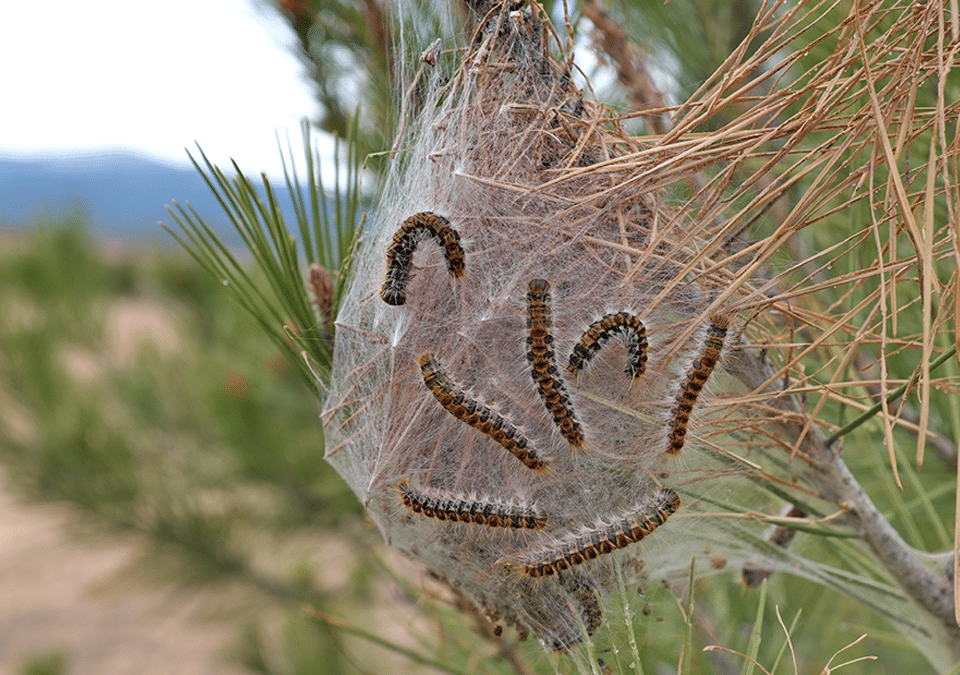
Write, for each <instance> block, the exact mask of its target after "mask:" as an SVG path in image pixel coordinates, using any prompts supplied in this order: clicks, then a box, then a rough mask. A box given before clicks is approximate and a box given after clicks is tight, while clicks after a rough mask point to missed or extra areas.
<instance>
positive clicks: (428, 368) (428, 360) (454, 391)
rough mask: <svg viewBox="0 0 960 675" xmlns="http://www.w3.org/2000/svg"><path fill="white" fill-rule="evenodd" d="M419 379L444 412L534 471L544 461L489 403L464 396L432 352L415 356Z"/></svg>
mask: <svg viewBox="0 0 960 675" xmlns="http://www.w3.org/2000/svg"><path fill="white" fill-rule="evenodd" d="M417 363H418V364H420V372H421V373H422V374H423V382H424V384H426V385H427V388H428V389H429V390H430V392H431V393H432V394H433V396H434V398H436V399H437V401H439V402H440V405H442V406H443V407H444V408H446V410H447V412H449V413H450V414H451V415H453V416H454V417H456V418H457V419H458V420H461V421H462V422H464V423H466V424H468V425H470V426H471V427H473V428H474V429H476V430H477V431H479V432H481V433H484V434H486V435H487V436H489V437H490V438H492V439H493V440H495V441H496V442H497V443H499V444H500V445H502V446H503V448H504V449H505V450H506V451H507V452H509V453H510V454H512V455H513V456H515V457H516V458H517V459H519V460H520V461H521V462H523V465H524V466H526V467H527V468H528V469H533V470H534V471H543V470H545V469H546V468H547V462H546V461H545V460H544V459H542V458H541V457H540V456H539V455H538V454H537V451H536V450H535V449H533V448H532V447H530V442H529V441H528V440H527V437H526V436H524V435H523V433H522V432H521V431H520V430H519V429H517V427H515V426H514V425H513V424H511V423H510V422H508V421H507V420H506V418H504V417H503V416H502V415H500V414H499V413H497V412H496V411H494V410H492V409H491V408H490V407H488V406H485V405H484V404H482V403H480V402H478V401H475V400H473V399H472V398H470V397H469V396H467V395H466V394H465V393H464V392H463V391H462V390H461V389H460V388H459V387H458V386H457V385H456V384H454V382H453V381H452V380H450V378H449V377H447V374H446V373H445V372H444V371H443V368H441V367H440V363H439V361H437V357H436V355H435V354H434V353H433V352H424V353H423V354H421V355H420V358H418V359H417Z"/></svg>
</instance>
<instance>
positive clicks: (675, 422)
mask: <svg viewBox="0 0 960 675" xmlns="http://www.w3.org/2000/svg"><path fill="white" fill-rule="evenodd" d="M729 327H730V317H728V316H727V315H725V314H714V315H712V316H711V317H710V327H709V328H708V329H707V337H706V339H705V340H704V342H703V347H702V348H701V349H700V353H699V354H698V355H697V357H696V358H695V359H694V360H693V363H692V364H691V366H690V370H688V371H687V378H686V380H685V381H684V383H683V386H682V387H681V388H680V391H679V392H678V393H677V397H676V399H675V400H674V404H673V409H672V410H671V411H670V415H671V417H670V425H669V432H668V434H667V438H668V444H667V452H668V453H669V454H671V455H677V454H679V453H680V451H681V450H682V449H683V444H684V442H685V441H686V438H687V425H688V423H689V422H690V413H691V412H693V406H694V405H695V404H696V402H697V398H698V397H699V396H700V392H701V391H703V387H704V385H705V384H706V383H707V380H708V379H709V378H710V374H711V373H712V372H713V369H714V368H716V367H717V362H718V361H719V360H720V350H721V349H723V340H724V338H725V337H726V336H727V329H728V328H729Z"/></svg>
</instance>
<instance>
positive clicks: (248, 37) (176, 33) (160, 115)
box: [0, 0, 318, 174]
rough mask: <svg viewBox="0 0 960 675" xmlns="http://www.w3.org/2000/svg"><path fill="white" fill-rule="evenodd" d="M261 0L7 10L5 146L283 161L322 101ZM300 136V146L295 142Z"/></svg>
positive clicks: (0, 151) (286, 33) (3, 40)
mask: <svg viewBox="0 0 960 675" xmlns="http://www.w3.org/2000/svg"><path fill="white" fill-rule="evenodd" d="M256 1H257V0H164V2H160V3H156V2H147V3H141V2H129V0H125V1H121V0H91V1H89V2H83V1H82V0H81V1H80V2H77V1H76V0H47V1H46V2H14V3H6V5H5V7H4V9H3V10H2V12H0V63H3V64H4V67H3V68H0V92H3V97H2V98H3V101H4V103H3V104H2V106H0V125H2V126H0V129H2V131H0V156H8V157H9V156H11V155H14V156H24V155H35V154H45V155H49V154H52V153H58V152H61V151H66V152H68V153H69V154H75V153H76V152H77V151H112V150H129V151H136V152H140V153H144V154H148V155H150V156H152V157H155V158H159V159H163V160H166V161H170V162H176V163H179V164H185V163H186V162H187V159H186V154H185V153H184V150H183V148H184V146H188V147H191V148H192V147H193V142H194V141H195V140H196V141H198V142H199V143H200V144H201V145H202V146H203V149H204V150H205V151H206V152H207V154H208V156H210V158H211V159H212V160H214V161H215V162H217V163H218V164H221V165H226V164H227V160H228V158H229V157H231V156H232V157H234V158H235V159H237V160H238V162H239V163H240V165H241V167H242V168H243V169H244V170H245V171H250V172H257V171H260V170H262V169H266V170H267V171H268V172H269V173H271V174H274V173H277V172H278V171H279V159H278V151H277V145H276V140H275V136H274V134H275V132H276V131H279V132H280V134H281V136H284V135H285V134H286V133H287V131H289V133H290V135H291V138H293V139H299V120H300V118H301V117H305V116H306V117H311V116H315V115H316V113H317V110H318V108H317V104H316V102H315V100H314V98H313V90H312V86H311V84H310V82H309V80H308V78H307V75H306V72H305V70H304V68H303V66H302V64H301V63H300V62H299V61H298V60H297V58H296V56H295V55H294V54H293V52H292V49H291V48H292V46H293V45H294V44H295V40H296V38H295V36H294V35H293V33H292V31H291V30H290V29H289V27H288V26H287V25H286V24H285V22H284V21H283V20H282V19H281V18H280V17H279V16H277V15H276V13H275V12H274V11H273V10H272V9H270V8H269V7H266V6H263V5H257V4H255V3H256ZM294 147H295V148H296V147H298V146H297V145H296V144H295V145H294Z"/></svg>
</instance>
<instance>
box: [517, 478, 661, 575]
mask: <svg viewBox="0 0 960 675" xmlns="http://www.w3.org/2000/svg"><path fill="white" fill-rule="evenodd" d="M678 508H680V496H679V495H678V494H677V493H676V492H675V491H673V490H671V489H670V488H662V489H660V490H659V491H657V493H656V495H655V496H654V500H653V503H652V504H642V505H639V506H638V507H636V508H635V509H634V510H633V511H632V512H631V513H629V514H627V515H625V516H623V517H621V518H618V519H617V520H615V521H614V522H612V523H609V524H605V525H603V526H601V527H598V528H596V529H593V530H588V531H586V532H580V533H575V534H572V535H568V536H567V537H565V538H562V539H560V540H559V541H558V542H556V544H555V545H553V546H550V547H547V548H543V549H535V550H533V551H530V552H528V553H526V554H523V555H522V556H521V558H520V560H521V565H522V569H523V572H524V573H525V574H527V575H528V576H531V577H533V578H535V579H537V578H540V577H544V576H553V575H555V574H562V573H563V572H564V571H565V570H568V569H570V568H571V567H575V566H577V565H582V564H584V563H586V562H587V561H589V560H593V559H595V558H598V557H600V556H601V555H604V554H607V553H612V552H613V551H616V550H618V549H622V548H625V547H626V546H629V545H630V544H635V543H637V542H638V541H640V540H641V539H643V538H644V537H646V536H647V535H649V534H650V533H652V532H653V531H654V530H656V529H657V528H658V527H660V526H661V525H663V524H664V523H665V522H666V521H667V518H669V517H670V516H671V515H673V513H675V512H676V510H677V509H678Z"/></svg>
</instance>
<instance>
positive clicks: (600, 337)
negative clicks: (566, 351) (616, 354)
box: [567, 312, 647, 379]
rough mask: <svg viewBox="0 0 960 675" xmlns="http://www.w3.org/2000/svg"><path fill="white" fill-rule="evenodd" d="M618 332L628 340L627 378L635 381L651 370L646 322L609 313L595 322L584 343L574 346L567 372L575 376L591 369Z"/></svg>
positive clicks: (582, 341)
mask: <svg viewBox="0 0 960 675" xmlns="http://www.w3.org/2000/svg"><path fill="white" fill-rule="evenodd" d="M616 333H621V334H622V335H623V336H624V337H625V338H626V339H627V367H626V368H625V370H624V372H626V374H627V377H629V378H630V379H634V378H636V377H639V376H641V375H643V373H644V371H646V369H647V329H646V327H645V326H644V325H643V322H642V321H641V320H640V319H639V318H638V317H637V316H636V315H634V314H631V313H630V312H616V313H614V314H607V315H606V316H605V317H603V318H602V319H599V320H598V321H594V322H593V323H592V324H590V326H589V327H588V328H587V330H585V331H584V332H583V336H582V337H581V338H580V341H579V342H578V343H577V344H575V345H574V346H573V351H572V352H571V354H570V364H569V365H568V366H567V371H568V372H569V373H571V374H575V373H577V372H579V371H582V370H583V369H584V368H586V367H587V364H588V363H589V362H590V361H591V360H592V359H593V357H594V356H596V355H597V352H599V351H600V348H601V347H603V345H604V344H605V343H606V342H607V340H609V339H610V338H611V337H613V335H615V334H616Z"/></svg>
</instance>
